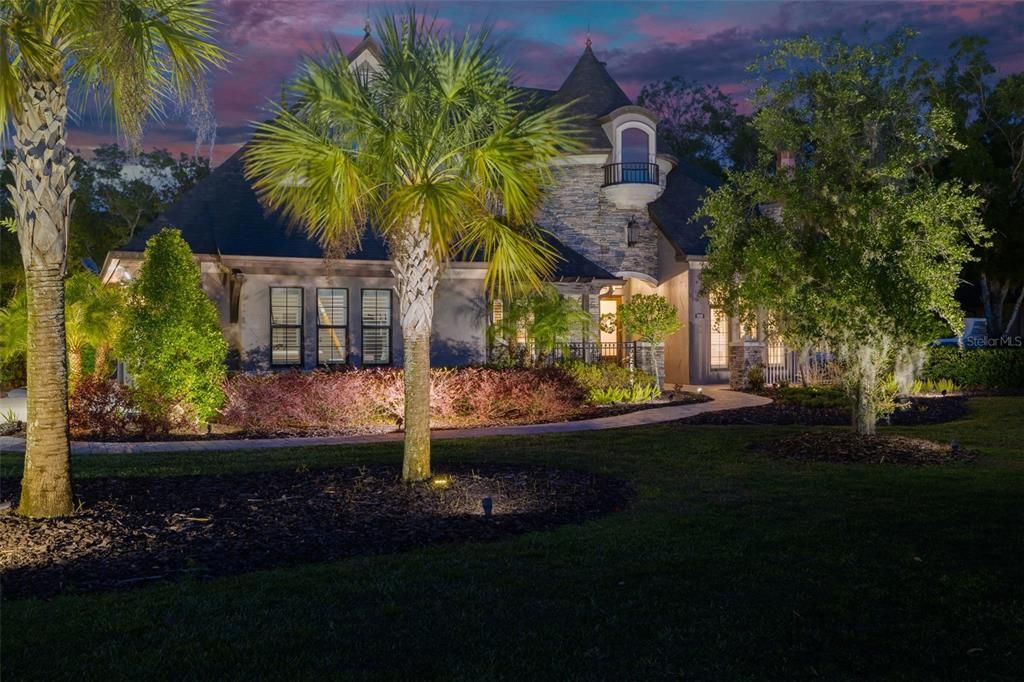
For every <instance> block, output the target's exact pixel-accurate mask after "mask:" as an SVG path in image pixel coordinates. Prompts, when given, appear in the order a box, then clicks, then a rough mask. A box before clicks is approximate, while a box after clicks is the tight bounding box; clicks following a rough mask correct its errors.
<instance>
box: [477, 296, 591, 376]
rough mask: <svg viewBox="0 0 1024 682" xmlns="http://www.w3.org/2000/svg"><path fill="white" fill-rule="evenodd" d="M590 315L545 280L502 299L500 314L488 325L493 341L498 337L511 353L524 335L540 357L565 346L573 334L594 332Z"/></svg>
mask: <svg viewBox="0 0 1024 682" xmlns="http://www.w3.org/2000/svg"><path fill="white" fill-rule="evenodd" d="M593 322H594V320H593V318H592V317H591V316H590V314H589V313H588V312H587V311H585V310H584V309H583V308H582V306H581V305H580V303H579V302H578V301H577V300H575V299H573V298H571V297H568V296H563V295H562V293H561V292H560V291H558V289H557V288H556V287H555V286H554V285H553V284H545V285H543V286H541V287H540V288H539V289H535V290H533V291H531V292H529V293H526V294H524V295H521V296H516V297H513V298H511V299H508V300H507V302H506V301H503V302H502V316H501V319H500V320H496V321H495V322H494V323H493V324H492V325H491V326H490V327H489V329H488V335H489V337H490V340H491V342H492V344H493V343H494V342H495V341H497V340H500V341H501V345H502V346H504V347H505V348H506V349H507V350H508V351H509V352H510V354H511V353H512V351H513V349H515V348H516V347H517V346H518V345H519V340H520V339H525V343H526V346H527V347H528V348H532V349H533V350H535V351H536V353H537V357H538V359H539V360H543V359H545V358H546V357H548V356H550V355H551V354H552V353H554V352H555V351H556V350H558V348H560V347H564V346H565V344H566V343H568V342H569V340H570V339H571V338H573V337H578V338H580V339H586V338H588V337H589V336H591V335H592V334H593V330H592V329H591V326H592V325H593Z"/></svg>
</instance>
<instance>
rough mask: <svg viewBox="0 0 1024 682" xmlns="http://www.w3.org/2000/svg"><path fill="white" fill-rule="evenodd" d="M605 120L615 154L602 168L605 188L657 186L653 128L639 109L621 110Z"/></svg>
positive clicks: (652, 124) (647, 117)
mask: <svg viewBox="0 0 1024 682" xmlns="http://www.w3.org/2000/svg"><path fill="white" fill-rule="evenodd" d="M618 111H619V112H621V113H620V114H619V116H615V113H616V112H612V114H611V115H610V116H609V117H607V120H608V123H609V125H610V127H611V131H609V132H610V137H611V138H612V142H613V148H614V152H613V154H612V163H610V164H608V165H607V166H605V181H604V184H605V186H608V185H624V184H643V185H648V184H649V185H657V184H658V180H659V170H658V162H657V155H656V148H655V137H654V126H655V125H656V124H657V122H656V121H654V120H651V119H650V118H649V116H648V115H647V114H646V112H645V111H644V110H642V109H640V108H639V107H633V106H630V107H628V108H627V107H623V109H621V110H618Z"/></svg>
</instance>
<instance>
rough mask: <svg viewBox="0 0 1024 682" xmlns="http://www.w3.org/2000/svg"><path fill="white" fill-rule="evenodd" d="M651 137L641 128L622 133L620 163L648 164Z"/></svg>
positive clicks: (627, 129) (628, 129)
mask: <svg viewBox="0 0 1024 682" xmlns="http://www.w3.org/2000/svg"><path fill="white" fill-rule="evenodd" d="M650 150H651V136H650V134H649V133H648V132H647V131H646V130H644V129H642V128H626V129H625V130H623V131H622V148H621V150H620V151H619V157H620V159H621V161H622V163H650V161H651V151H650Z"/></svg>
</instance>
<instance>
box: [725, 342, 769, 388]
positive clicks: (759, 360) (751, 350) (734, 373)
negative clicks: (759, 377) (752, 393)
mask: <svg viewBox="0 0 1024 682" xmlns="http://www.w3.org/2000/svg"><path fill="white" fill-rule="evenodd" d="M764 361H765V346H764V344H763V343H761V342H759V341H738V342H734V343H732V344H730V345H729V388H731V389H733V390H742V389H745V388H748V387H749V385H750V381H749V380H748V379H747V373H748V372H749V371H750V368H751V367H754V366H756V365H761V366H762V367H763V366H764Z"/></svg>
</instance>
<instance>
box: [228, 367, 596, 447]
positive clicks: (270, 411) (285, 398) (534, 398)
mask: <svg viewBox="0 0 1024 682" xmlns="http://www.w3.org/2000/svg"><path fill="white" fill-rule="evenodd" d="M224 393H225V396H226V402H225V405H224V408H223V409H222V410H221V420H220V421H221V422H222V423H224V424H227V425H231V426H236V427H239V428H241V429H244V430H245V431H248V432H251V433H275V432H287V431H309V430H317V431H338V430H346V429H359V428H367V427H373V426H382V425H394V424H401V421H402V415H403V411H404V407H405V395H404V390H403V385H402V371H401V370H398V369H351V370H345V371H336V372H326V371H315V372H286V373H278V374H239V375H236V376H233V377H230V378H229V379H228V380H227V381H226V382H225V385H224ZM585 398H586V394H585V392H584V391H583V389H582V388H581V387H580V386H579V384H577V383H576V382H575V381H574V380H573V379H572V378H571V377H570V376H569V375H568V374H566V373H565V372H563V371H561V370H558V369H484V368H475V367H466V368H458V369H434V370H432V372H431V399H430V403H431V411H432V419H431V425H432V426H434V427H442V428H443V427H463V426H483V425H492V424H517V423H531V422H537V421H558V420H561V419H566V418H568V417H571V416H573V415H576V414H579V413H580V412H582V411H584V410H585V409H586V408H587V405H586V400H585Z"/></svg>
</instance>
